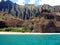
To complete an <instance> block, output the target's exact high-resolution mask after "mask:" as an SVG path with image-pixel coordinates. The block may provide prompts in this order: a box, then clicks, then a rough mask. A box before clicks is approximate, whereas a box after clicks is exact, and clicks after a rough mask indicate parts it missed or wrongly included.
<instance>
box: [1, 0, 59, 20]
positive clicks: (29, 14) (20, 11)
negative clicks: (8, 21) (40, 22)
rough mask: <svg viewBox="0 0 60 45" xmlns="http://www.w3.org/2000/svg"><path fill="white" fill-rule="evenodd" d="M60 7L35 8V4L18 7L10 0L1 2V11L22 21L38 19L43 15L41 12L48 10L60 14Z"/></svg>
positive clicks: (45, 6) (42, 6)
mask: <svg viewBox="0 0 60 45" xmlns="http://www.w3.org/2000/svg"><path fill="white" fill-rule="evenodd" d="M58 7H60V6H50V5H46V4H45V5H39V6H35V5H34V4H26V5H24V6H22V5H18V4H16V3H13V2H11V1H10V0H6V1H4V0H2V1H1V2H0V11H3V12H7V13H8V14H11V15H12V16H14V17H17V18H20V19H24V20H25V19H31V18H33V17H37V16H40V15H41V11H42V10H44V9H46V10H49V11H50V12H55V11H57V12H60V8H58Z"/></svg>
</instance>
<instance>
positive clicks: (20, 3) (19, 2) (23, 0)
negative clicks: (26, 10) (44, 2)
mask: <svg viewBox="0 0 60 45" xmlns="http://www.w3.org/2000/svg"><path fill="white" fill-rule="evenodd" d="M24 3H25V0H18V1H17V4H19V5H24Z"/></svg>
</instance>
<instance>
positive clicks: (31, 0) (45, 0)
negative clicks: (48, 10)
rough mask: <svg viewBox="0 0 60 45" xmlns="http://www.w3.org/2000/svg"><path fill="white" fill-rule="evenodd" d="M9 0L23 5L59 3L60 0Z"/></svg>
mask: <svg viewBox="0 0 60 45" xmlns="http://www.w3.org/2000/svg"><path fill="white" fill-rule="evenodd" d="M0 1H1V0H0ZM11 1H13V2H14V3H17V4H19V5H25V4H35V5H43V4H48V5H51V6H55V5H60V0H11Z"/></svg>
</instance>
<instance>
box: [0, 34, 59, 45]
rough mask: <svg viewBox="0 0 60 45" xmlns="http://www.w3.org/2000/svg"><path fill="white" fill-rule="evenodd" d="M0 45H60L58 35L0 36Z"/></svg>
mask: <svg viewBox="0 0 60 45" xmlns="http://www.w3.org/2000/svg"><path fill="white" fill-rule="evenodd" d="M0 45H60V35H11V34H10V35H2V34H1V35H0Z"/></svg>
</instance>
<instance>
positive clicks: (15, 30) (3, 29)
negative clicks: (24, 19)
mask: <svg viewBox="0 0 60 45" xmlns="http://www.w3.org/2000/svg"><path fill="white" fill-rule="evenodd" d="M0 31H3V32H31V31H30V30H29V29H27V28H26V27H8V28H0Z"/></svg>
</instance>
